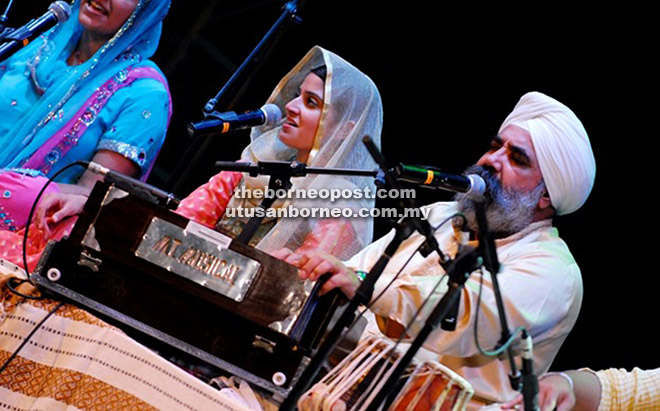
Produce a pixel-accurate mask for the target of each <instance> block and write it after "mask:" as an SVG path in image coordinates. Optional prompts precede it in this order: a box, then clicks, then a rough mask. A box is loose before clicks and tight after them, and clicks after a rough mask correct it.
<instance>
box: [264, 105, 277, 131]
mask: <svg viewBox="0 0 660 411" xmlns="http://www.w3.org/2000/svg"><path fill="white" fill-rule="evenodd" d="M261 110H262V111H263V112H264V115H265V116H266V122H265V123H264V124H263V125H264V126H274V125H275V124H277V123H278V122H279V121H280V120H281V119H282V110H280V108H279V107H277V106H276V105H275V104H266V105H264V106H263V107H261Z"/></svg>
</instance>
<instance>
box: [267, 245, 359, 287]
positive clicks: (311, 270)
mask: <svg viewBox="0 0 660 411" xmlns="http://www.w3.org/2000/svg"><path fill="white" fill-rule="evenodd" d="M280 251H281V250H280ZM280 251H276V253H278V255H280V254H281V255H284V253H285V252H284V251H281V253H280ZM273 255H275V254H273ZM278 258H280V257H278ZM284 261H286V262H287V263H289V264H291V265H293V266H295V267H298V269H299V270H298V275H300V278H302V279H303V280H311V281H318V279H319V278H320V277H321V276H323V275H325V274H329V276H328V277H327V279H326V280H325V282H324V283H323V285H322V286H321V289H320V292H319V294H320V295H323V294H325V293H327V292H329V291H331V290H333V289H335V288H339V289H340V290H341V291H342V292H343V293H344V294H346V296H347V297H348V298H353V296H354V295H355V292H356V291H357V289H358V287H359V286H360V280H359V278H358V276H357V274H356V273H355V271H353V270H351V269H350V268H348V267H346V266H345V265H344V263H342V262H341V261H340V260H339V259H337V258H336V257H333V256H331V255H330V254H327V253H324V252H321V251H305V252H302V253H294V252H291V253H290V254H288V255H287V256H286V258H284Z"/></svg>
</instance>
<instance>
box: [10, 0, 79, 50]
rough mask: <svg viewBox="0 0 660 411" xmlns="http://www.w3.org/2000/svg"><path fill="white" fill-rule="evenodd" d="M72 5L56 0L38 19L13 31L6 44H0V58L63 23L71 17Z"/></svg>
mask: <svg viewBox="0 0 660 411" xmlns="http://www.w3.org/2000/svg"><path fill="white" fill-rule="evenodd" d="M70 15H71V7H70V6H69V5H68V4H67V3H66V2H64V1H62V0H60V1H56V2H54V3H51V5H50V6H48V11H47V12H46V14H44V15H43V16H41V17H39V18H38V19H36V20H31V21H30V22H29V23H27V24H26V25H24V26H23V27H21V28H18V29H16V30H14V31H11V32H10V33H9V34H7V35H6V36H5V38H4V41H5V44H3V45H2V46H0V59H4V58H6V57H9V56H11V55H12V54H14V53H15V52H17V51H18V50H20V49H21V48H23V47H25V46H27V45H28V43H29V42H30V41H31V40H32V39H34V38H35V37H37V36H39V35H40V34H41V33H43V32H45V31H47V30H49V29H50V28H51V27H53V26H55V25H56V24H57V23H62V22H64V21H66V20H68V19H69V16H70Z"/></svg>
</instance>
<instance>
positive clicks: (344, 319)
mask: <svg viewBox="0 0 660 411" xmlns="http://www.w3.org/2000/svg"><path fill="white" fill-rule="evenodd" d="M363 142H364V144H365V145H366V147H367V150H369V153H370V154H371V156H372V157H373V158H374V159H375V160H376V163H377V164H378V165H379V167H380V170H381V171H380V172H381V173H383V177H384V179H385V181H386V182H387V183H388V184H389V185H390V186H391V187H392V188H395V189H397V188H398V189H401V188H402V186H401V184H400V183H399V182H398V181H397V179H396V177H395V176H394V175H393V172H392V171H391V170H389V171H383V170H387V167H386V164H385V158H384V157H383V156H382V154H381V153H380V151H379V150H378V148H377V147H376V145H375V144H374V143H373V141H372V140H371V139H370V138H369V137H364V138H363ZM400 201H401V203H402V204H405V205H406V206H408V207H411V208H412V207H413V206H414V204H413V201H412V200H411V199H404V198H402V199H400ZM394 229H395V234H394V238H393V239H392V240H391V241H390V243H389V244H388V245H387V247H386V248H385V251H384V252H383V255H381V257H380V258H379V259H378V261H376V264H374V266H373V267H372V268H371V270H370V271H369V273H368V274H367V276H366V278H365V279H364V281H362V282H361V283H360V286H359V287H358V289H357V291H356V292H355V296H354V297H353V298H352V299H351V300H349V302H348V304H347V305H346V308H345V309H344V311H343V312H342V314H341V316H340V318H339V319H338V320H337V322H336V323H335V325H334V327H333V328H332V329H331V330H330V332H329V333H328V335H327V336H326V337H325V339H324V340H323V342H322V343H321V345H320V346H319V348H318V349H317V351H316V353H315V354H314V355H313V356H312V358H311V360H310V362H309V364H308V365H307V367H306V368H305V370H304V371H303V372H302V374H301V375H300V378H299V379H298V381H297V382H296V384H295V385H294V386H293V387H292V388H291V391H289V395H287V397H286V398H285V399H284V401H283V402H282V404H281V405H280V408H279V409H280V410H281V411H282V410H293V409H294V408H295V406H296V401H297V400H298V398H300V396H301V395H302V394H303V393H304V392H305V391H306V390H307V389H308V388H309V386H310V385H311V383H312V382H313V381H314V380H315V378H316V376H317V375H318V372H319V370H320V369H321V366H322V365H323V363H324V362H325V360H326V359H327V358H328V356H329V355H330V353H331V352H332V350H333V349H334V348H335V346H336V345H337V342H338V341H339V339H340V337H341V335H342V333H343V331H344V329H345V328H347V327H349V326H350V324H351V323H352V322H353V319H354V317H355V312H356V311H357V309H358V308H359V306H360V305H364V304H367V303H369V301H371V296H372V294H373V290H374V285H375V284H376V281H377V280H378V278H379V277H380V275H381V274H382V272H383V271H384V269H385V267H386V266H387V264H388V263H389V260H390V259H391V258H392V256H393V255H394V253H396V251H397V250H398V249H399V247H400V246H401V244H402V243H403V242H404V241H405V240H406V239H407V238H408V237H410V235H411V234H412V233H413V232H414V231H415V230H418V231H420V232H421V233H422V234H424V235H426V236H427V241H426V242H425V244H424V245H423V246H422V249H424V250H437V248H438V245H437V242H436V241H435V237H433V232H432V230H431V227H430V226H429V224H428V222H427V221H426V220H422V219H421V218H418V217H415V218H408V219H401V220H399V222H398V223H397V224H396V226H395V227H394ZM428 234H430V235H428ZM429 252H430V251H429ZM438 254H439V255H442V254H440V253H438Z"/></svg>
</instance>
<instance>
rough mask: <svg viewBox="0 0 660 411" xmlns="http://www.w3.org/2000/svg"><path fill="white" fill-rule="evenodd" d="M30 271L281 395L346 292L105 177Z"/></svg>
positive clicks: (54, 288)
mask: <svg viewBox="0 0 660 411" xmlns="http://www.w3.org/2000/svg"><path fill="white" fill-rule="evenodd" d="M32 278H33V280H34V281H35V282H36V283H37V284H39V285H40V286H42V287H43V288H46V289H47V290H48V291H50V292H53V293H55V294H57V295H58V296H60V297H63V298H65V299H67V300H68V301H71V302H73V303H74V304H77V305H80V306H82V307H84V308H85V309H88V310H90V311H92V312H94V313H96V314H98V315H100V316H101V317H102V318H104V319H107V320H108V321H109V322H111V323H113V324H115V325H117V326H119V327H120V328H124V329H127V330H130V331H131V332H136V331H137V332H138V334H140V335H145V336H147V337H148V338H151V339H155V340H158V341H160V342H162V343H165V344H167V345H168V346H171V347H174V348H176V349H177V350H181V351H183V352H186V353H188V354H191V355H193V356H195V357H197V358H199V359H201V360H203V361H204V362H207V363H209V364H212V365H214V366H217V367H220V368H223V369H225V370H226V371H228V372H231V373H233V374H235V375H238V376H239V377H242V378H244V379H246V380H247V381H250V382H252V383H254V384H257V385H259V386H261V387H262V388H265V389H268V390H271V391H272V392H277V393H280V394H286V392H287V391H288V389H289V388H290V387H291V386H292V385H293V384H294V383H295V379H296V376H297V375H298V374H299V373H300V371H301V368H302V367H303V366H304V364H305V361H306V360H307V358H308V357H309V355H310V353H311V351H312V350H313V349H314V347H315V345H316V344H318V341H319V338H320V336H321V335H322V333H323V331H324V330H325V327H326V326H327V323H328V321H329V319H330V316H331V315H332V313H333V311H334V308H335V307H336V305H337V300H338V295H337V294H333V295H328V296H324V297H320V298H319V297H317V296H316V292H315V291H316V290H315V289H314V288H311V287H310V285H309V284H308V283H305V282H303V281H302V280H300V278H299V277H298V275H297V270H296V268H295V267H293V266H291V265H289V264H287V263H285V262H283V261H281V260H278V259H276V258H273V257H271V256H270V255H268V254H266V253H264V252H261V251H259V250H257V249H254V248H252V247H249V246H247V245H244V244H241V243H238V242H236V241H232V240H231V238H229V237H227V236H225V235H223V234H221V233H218V232H216V231H214V230H210V229H208V228H206V227H203V226H200V225H199V224H196V223H194V222H192V221H189V220H188V219H186V218H184V217H182V216H180V215H178V214H175V213H173V212H172V211H170V210H168V209H166V208H163V207H159V206H157V205H154V204H151V203H150V202H148V201H145V200H143V199H141V198H138V197H137V196H133V195H130V194H128V193H127V192H125V191H122V190H119V189H117V188H116V187H114V186H112V185H107V184H105V183H97V184H96V186H95V187H94V189H93V191H92V193H91V195H90V197H89V200H88V202H87V204H86V205H85V208H84V210H83V212H82V214H81V215H80V216H79V218H78V221H77V222H76V225H75V227H74V228H73V230H72V232H71V234H70V236H69V237H68V238H65V239H63V240H61V241H59V242H50V243H49V245H48V247H47V250H46V252H44V255H43V256H42V258H41V260H40V262H39V264H38V267H37V269H36V270H35V273H34V274H33V276H32ZM132 335H133V334H132Z"/></svg>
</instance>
